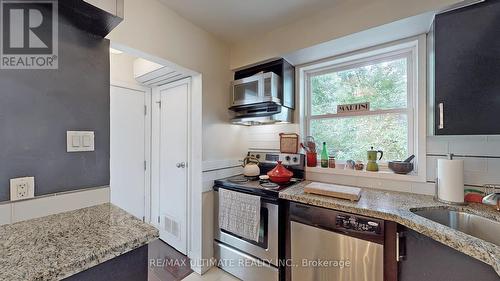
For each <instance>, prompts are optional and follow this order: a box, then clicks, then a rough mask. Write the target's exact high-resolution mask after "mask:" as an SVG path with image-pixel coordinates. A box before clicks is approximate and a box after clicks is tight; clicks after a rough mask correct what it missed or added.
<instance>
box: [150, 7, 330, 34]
mask: <svg viewBox="0 0 500 281" xmlns="http://www.w3.org/2000/svg"><path fill="white" fill-rule="evenodd" d="M160 1H161V2H163V3H164V4H166V5H167V6H168V7H169V8H171V9H172V10H174V11H175V12H177V13H178V14H179V15H181V16H182V17H184V18H186V19H188V20H189V21H191V22H193V23H195V24H196V25H198V26H200V27H201V28H203V29H205V30H207V31H208V32H211V33H213V34H214V35H216V36H217V37H219V38H220V39H222V40H224V41H226V42H229V43H234V42H237V41H239V40H241V39H245V38H246V37H248V36H251V35H255V34H260V33H263V32H266V31H269V30H273V29H276V28H278V27H281V26H283V25H286V24H289V23H292V22H294V21H297V20H299V19H301V18H303V17H306V16H308V15H311V14H314V13H315V12H318V11H320V10H322V9H324V8H326V7H331V6H333V5H334V4H335V2H337V1H338V0H160Z"/></svg>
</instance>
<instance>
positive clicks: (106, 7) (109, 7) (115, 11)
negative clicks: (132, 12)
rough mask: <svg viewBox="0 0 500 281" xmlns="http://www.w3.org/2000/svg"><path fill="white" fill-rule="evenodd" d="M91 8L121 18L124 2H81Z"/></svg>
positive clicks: (121, 0) (90, 0)
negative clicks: (93, 7)
mask: <svg viewBox="0 0 500 281" xmlns="http://www.w3.org/2000/svg"><path fill="white" fill-rule="evenodd" d="M83 1H84V2H87V3H89V4H90V5H92V6H95V7H97V8H99V9H101V10H103V11H106V12H108V13H110V14H112V15H115V16H118V17H120V18H123V1H124V0H83Z"/></svg>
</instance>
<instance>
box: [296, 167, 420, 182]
mask: <svg viewBox="0 0 500 281" xmlns="http://www.w3.org/2000/svg"><path fill="white" fill-rule="evenodd" d="M307 173H319V174H330V175H343V176H352V177H366V178H376V179H385V180H396V181H410V182H425V181H426V180H425V178H423V177H422V176H419V175H417V174H415V173H410V174H408V175H400V174H396V173H393V172H391V171H378V172H369V171H366V170H362V171H358V170H351V169H340V168H321V167H306V174H307Z"/></svg>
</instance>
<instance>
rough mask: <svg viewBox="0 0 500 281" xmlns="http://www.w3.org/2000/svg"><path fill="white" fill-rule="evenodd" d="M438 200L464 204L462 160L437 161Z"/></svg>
mask: <svg viewBox="0 0 500 281" xmlns="http://www.w3.org/2000/svg"><path fill="white" fill-rule="evenodd" d="M437 170H438V172H437V181H438V199H441V200H443V201H446V202H450V203H463V202H464V160H449V159H438V164H437Z"/></svg>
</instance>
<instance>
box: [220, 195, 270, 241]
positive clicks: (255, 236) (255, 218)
mask: <svg viewBox="0 0 500 281" xmlns="http://www.w3.org/2000/svg"><path fill="white" fill-rule="evenodd" d="M219 227H220V228H221V229H224V230H226V231H228V232H231V233H233V234H235V235H238V236H240V237H243V238H246V239H249V240H253V241H257V242H258V241H259V229H260V197H259V196H255V195H250V194H245V193H241V192H235V191H231V190H227V189H223V188H219Z"/></svg>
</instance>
